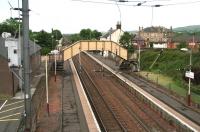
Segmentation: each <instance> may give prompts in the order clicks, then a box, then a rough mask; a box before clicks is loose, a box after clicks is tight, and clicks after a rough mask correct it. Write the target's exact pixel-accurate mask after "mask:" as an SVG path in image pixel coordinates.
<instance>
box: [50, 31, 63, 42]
mask: <svg viewBox="0 0 200 132" xmlns="http://www.w3.org/2000/svg"><path fill="white" fill-rule="evenodd" d="M52 35H53V38H54V39H55V40H60V39H61V38H62V33H61V32H60V30H58V29H55V30H53V29H52Z"/></svg>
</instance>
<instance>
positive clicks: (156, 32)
mask: <svg viewBox="0 0 200 132" xmlns="http://www.w3.org/2000/svg"><path fill="white" fill-rule="evenodd" d="M172 34H173V32H172V27H171V28H170V29H167V28H165V27H161V26H157V27H154V26H152V27H147V28H144V29H143V27H139V32H138V36H141V37H142V38H143V39H144V40H145V43H146V45H147V47H149V44H150V43H155V44H156V43H159V44H163V43H165V44H167V43H168V42H170V40H171V37H172Z"/></svg>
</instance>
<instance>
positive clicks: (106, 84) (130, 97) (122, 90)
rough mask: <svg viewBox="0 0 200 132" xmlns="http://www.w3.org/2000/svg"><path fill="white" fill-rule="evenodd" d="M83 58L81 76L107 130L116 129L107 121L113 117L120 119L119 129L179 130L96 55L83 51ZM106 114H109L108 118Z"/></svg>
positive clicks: (76, 62) (113, 118) (118, 120)
mask: <svg viewBox="0 0 200 132" xmlns="http://www.w3.org/2000/svg"><path fill="white" fill-rule="evenodd" d="M81 60H82V64H83V65H82V71H81V73H80V76H81V78H82V81H83V83H84V86H85V89H86V88H87V89H86V91H87V94H88V96H89V97H90V102H92V104H93V108H94V109H95V111H96V113H97V114H96V115H98V117H99V118H100V122H101V124H103V126H104V127H105V130H107V131H112V130H109V128H110V127H111V126H110V124H109V123H106V121H107V120H111V118H112V120H115V122H118V123H116V124H118V128H117V129H115V130H118V131H176V129H175V128H174V127H173V126H171V125H170V124H169V123H168V122H167V121H165V120H164V119H163V118H161V117H160V116H159V114H157V112H155V111H154V110H153V109H151V108H150V107H149V106H148V105H147V104H145V103H144V102H142V101H141V100H139V99H138V98H137V97H136V96H135V95H134V92H133V91H131V89H129V87H128V86H126V85H125V84H123V83H121V82H119V81H118V80H116V79H115V78H114V77H113V76H112V75H111V74H110V73H108V71H104V72H102V71H103V69H102V67H101V66H100V65H97V64H96V62H94V61H93V60H92V59H90V58H89V57H87V56H86V55H85V54H82V55H81ZM74 61H75V64H76V66H78V65H79V64H78V60H77V59H74ZM95 71H100V72H95ZM87 78H88V79H87ZM88 83H89V84H88ZM92 85H93V86H92ZM89 87H90V88H89ZM99 100H101V103H100V102H99ZM95 101H96V102H95ZM96 104H98V105H96ZM101 105H102V106H101ZM97 107H100V108H102V109H100V108H97ZM98 109H99V110H98ZM105 109H107V113H105V111H104V110H105ZM103 111H104V112H103ZM109 113H110V114H109ZM107 114H108V115H110V117H109V116H108V115H107ZM111 115H112V116H111ZM106 117H109V118H107V119H106ZM119 128H120V129H119Z"/></svg>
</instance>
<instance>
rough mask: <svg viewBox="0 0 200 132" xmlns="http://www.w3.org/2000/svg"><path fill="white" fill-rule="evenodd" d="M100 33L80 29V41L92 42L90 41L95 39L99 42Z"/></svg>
mask: <svg viewBox="0 0 200 132" xmlns="http://www.w3.org/2000/svg"><path fill="white" fill-rule="evenodd" d="M101 35H102V34H101V32H98V31H97V30H93V31H92V30H91V29H89V28H88V29H82V30H81V31H80V39H82V40H92V39H97V40H99V38H100V36H101Z"/></svg>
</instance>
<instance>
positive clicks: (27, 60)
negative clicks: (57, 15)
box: [22, 0, 31, 132]
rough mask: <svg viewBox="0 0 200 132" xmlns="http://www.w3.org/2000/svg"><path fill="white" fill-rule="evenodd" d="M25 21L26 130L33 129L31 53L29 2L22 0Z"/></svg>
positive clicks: (23, 21) (28, 131) (27, 131)
mask: <svg viewBox="0 0 200 132" xmlns="http://www.w3.org/2000/svg"><path fill="white" fill-rule="evenodd" d="M22 16H23V19H22V23H23V51H24V52H23V54H24V56H23V58H24V59H23V60H24V63H23V64H24V88H25V98H24V99H25V114H24V116H25V131H26V132H30V131H31V91H30V55H29V3H28V0H22Z"/></svg>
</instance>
